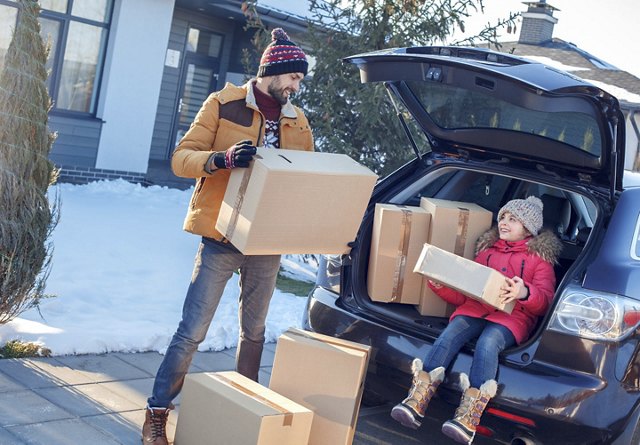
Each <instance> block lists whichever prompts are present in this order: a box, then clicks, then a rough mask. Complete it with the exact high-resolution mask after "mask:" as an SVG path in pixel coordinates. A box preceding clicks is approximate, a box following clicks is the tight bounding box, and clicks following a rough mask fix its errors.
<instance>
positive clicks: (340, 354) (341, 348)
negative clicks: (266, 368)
mask: <svg viewBox="0 0 640 445" xmlns="http://www.w3.org/2000/svg"><path fill="white" fill-rule="evenodd" d="M370 349H371V348H370V347H369V346H366V345H362V344H359V343H355V342H352V341H348V340H342V339H339V338H335V337H330V336H327V335H322V334H317V333H314V332H308V331H304V330H300V329H295V328H291V329H289V330H287V331H286V332H284V333H283V334H282V335H281V336H280V337H279V338H278V344H277V346H276V355H275V358H274V361H273V368H272V371H271V380H270V383H269V388H271V389H272V390H274V391H276V392H278V393H279V394H282V395H283V396H285V397H287V398H289V399H291V400H293V401H294V402H297V403H299V404H301V405H303V406H305V407H307V408H309V409H310V410H312V411H313V424H312V425H311V434H310V437H309V445H349V444H351V443H352V441H353V436H354V434H355V430H356V421H357V419H358V411H359V408H360V399H361V398H362V390H363V388H364V379H365V375H366V373H367V366H368V363H369V352H370Z"/></svg>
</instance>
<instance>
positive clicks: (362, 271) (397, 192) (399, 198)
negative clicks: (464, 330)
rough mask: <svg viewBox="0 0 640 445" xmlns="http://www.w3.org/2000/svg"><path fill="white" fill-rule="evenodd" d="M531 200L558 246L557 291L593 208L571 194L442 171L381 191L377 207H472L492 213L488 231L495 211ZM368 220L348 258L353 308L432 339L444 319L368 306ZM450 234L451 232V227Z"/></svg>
mask: <svg viewBox="0 0 640 445" xmlns="http://www.w3.org/2000/svg"><path fill="white" fill-rule="evenodd" d="M531 195H533V196H537V197H539V198H540V199H541V201H542V202H543V205H544V212H543V220H544V225H543V230H551V231H552V232H553V233H555V234H556V235H557V236H558V238H559V239H560V240H561V241H562V244H563V249H562V252H561V254H560V258H559V261H558V264H556V265H555V267H554V270H555V273H556V279H557V284H556V287H557V288H558V287H559V286H560V285H561V283H562V281H563V278H564V277H565V275H566V274H567V272H568V271H569V270H570V268H571V267H572V265H573V264H574V262H575V261H576V259H578V258H579V256H580V255H581V252H582V251H583V249H584V247H585V245H586V243H587V240H588V238H589V234H590V231H591V229H592V227H593V226H594V223H595V221H596V218H597V206H596V205H595V204H594V203H593V202H592V201H591V200H590V199H588V198H586V197H584V196H582V195H580V194H578V193H576V192H572V191H568V190H562V189H560V188H557V187H554V186H551V185H549V184H542V183H537V182H532V181H525V180H523V179H520V176H517V175H511V176H509V175H506V174H500V173H498V172H497V171H490V170H488V171H479V170H473V169H463V168H456V167H451V168H447V167H445V168H440V169H435V170H431V171H430V172H429V173H427V174H423V175H422V176H419V175H418V176H413V177H409V178H407V179H406V181H405V182H404V183H403V184H399V185H397V186H396V187H395V188H394V189H393V190H388V191H385V193H384V195H383V196H382V198H381V199H380V201H379V202H383V203H386V204H392V205H398V206H407V207H409V208H410V207H419V206H420V200H421V198H422V197H427V198H437V199H444V200H450V201H459V202H464V203H474V204H477V205H479V206H481V207H482V208H484V209H486V210H488V211H490V212H491V213H492V214H493V218H492V226H495V224H496V217H497V214H498V211H499V210H500V208H501V207H502V206H503V205H504V204H505V203H506V202H507V201H509V200H510V199H514V198H526V197H527V196H531ZM373 220H374V211H373V210H372V209H370V211H369V212H368V213H367V215H366V216H365V220H364V221H365V222H364V225H363V228H364V230H363V231H362V232H361V233H360V236H361V240H362V242H361V244H360V245H359V246H358V249H357V250H356V251H355V252H354V255H353V256H354V257H353V269H352V277H353V281H352V283H353V286H354V295H355V296H356V299H357V300H358V303H359V304H360V305H364V306H366V307H367V312H368V313H374V314H375V316H377V317H380V318H381V319H385V320H388V321H392V322H393V323H394V324H395V325H396V326H397V328H398V329H400V330H402V331H405V332H409V333H411V335H417V336H420V337H431V338H435V337H436V336H437V335H438V334H439V333H440V332H441V331H442V330H443V329H444V328H445V327H446V325H447V322H448V317H447V316H442V315H430V314H421V313H420V312H419V311H418V309H417V306H415V305H413V304H402V303H394V302H379V301H372V299H371V298H370V297H369V295H368V290H367V281H368V280H369V279H370V277H369V276H368V272H369V261H370V260H371V255H370V252H371V250H370V248H369V246H370V244H371V241H372V232H373ZM451 230H456V227H451ZM363 232H364V233H363ZM474 243H475V242H474ZM414 266H415V264H406V265H405V268H406V270H407V271H412V270H413V268H414ZM407 273H408V272H407Z"/></svg>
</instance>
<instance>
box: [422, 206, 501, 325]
mask: <svg viewBox="0 0 640 445" xmlns="http://www.w3.org/2000/svg"><path fill="white" fill-rule="evenodd" d="M420 207H422V208H423V209H425V210H426V211H427V212H429V213H430V214H431V224H430V225H429V237H428V243H429V244H431V245H433V246H436V247H439V248H441V249H443V250H446V251H447V252H451V253H454V254H456V255H458V256H461V257H464V258H468V259H473V258H474V257H475V245H476V241H477V240H478V238H479V237H480V235H482V234H483V233H484V232H486V231H487V230H489V229H490V228H491V224H492V222H493V214H492V213H491V212H490V211H488V210H486V209H484V208H482V207H480V206H479V205H477V204H473V203H467V202H459V201H447V200H444V199H435V198H421V200H420ZM452 272H454V273H456V271H455V269H454V270H452ZM457 276H458V279H461V278H464V276H463V275H462V274H460V273H457ZM424 280H425V282H423V286H422V295H421V297H420V303H419V304H418V305H417V306H416V309H417V310H418V312H420V314H421V315H434V316H440V317H444V316H448V315H450V314H451V313H452V311H453V307H451V305H449V304H447V303H446V302H445V301H444V300H442V298H440V297H438V296H437V295H436V294H435V293H434V292H433V291H432V290H431V288H429V286H428V284H427V283H426V278H425V279H424Z"/></svg>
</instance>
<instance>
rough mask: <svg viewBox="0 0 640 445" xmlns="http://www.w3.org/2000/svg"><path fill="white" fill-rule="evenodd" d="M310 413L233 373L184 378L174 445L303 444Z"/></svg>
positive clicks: (308, 430)
mask: <svg viewBox="0 0 640 445" xmlns="http://www.w3.org/2000/svg"><path fill="white" fill-rule="evenodd" d="M312 420H313V412H311V411H310V410H309V409H307V408H305V407H304V406H301V405H299V404H298V403H295V402H292V401H291V400H289V399H287V398H286V397H284V396H282V395H280V394H277V393H276V392H274V391H272V390H270V389H269V388H265V387H264V386H262V385H260V384H259V383H256V382H254V381H253V380H251V379H248V378H246V377H244V376H243V375H241V374H238V373H237V372H235V371H228V372H214V373H209V372H207V373H196V374H187V376H186V378H185V381H184V387H183V390H182V401H181V403H180V414H179V415H178V423H177V425H176V437H175V445H203V444H214V443H215V444H229V445H231V444H233V445H258V444H259V445H284V444H287V445H301V444H302V445H303V444H306V443H307V442H308V440H309V433H310V431H311V422H312Z"/></svg>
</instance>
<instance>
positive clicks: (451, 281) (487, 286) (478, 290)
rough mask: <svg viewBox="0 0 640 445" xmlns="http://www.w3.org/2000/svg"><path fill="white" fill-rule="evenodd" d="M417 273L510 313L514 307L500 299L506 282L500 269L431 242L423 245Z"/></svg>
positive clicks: (416, 268)
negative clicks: (501, 290) (440, 247)
mask: <svg viewBox="0 0 640 445" xmlns="http://www.w3.org/2000/svg"><path fill="white" fill-rule="evenodd" d="M415 272H418V273H421V274H423V275H425V276H427V277H428V278H430V279H432V280H434V281H437V282H439V283H442V284H444V285H446V286H448V287H450V288H452V289H455V290H457V291H458V292H461V293H463V294H465V295H466V296H468V297H471V298H475V299H476V300H479V301H482V302H484V303H487V304H489V305H490V306H493V307H495V308H496V309H499V310H501V311H504V312H507V313H509V314H510V313H511V311H512V310H513V307H514V306H515V302H513V301H512V302H510V303H507V304H504V303H502V302H501V301H500V300H499V298H498V296H499V295H500V288H501V287H502V285H503V284H504V283H505V277H504V275H502V274H501V273H500V272H498V271H497V270H495V269H492V268H490V267H487V266H484V265H482V264H480V263H476V262H475V261H473V260H468V259H466V258H463V257H461V256H459V255H456V254H455V253H451V252H447V251H446V250H443V249H439V248H437V247H435V246H432V245H430V244H425V245H424V248H423V249H422V253H421V254H420V258H419V260H418V263H417V264H416V267H415Z"/></svg>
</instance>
